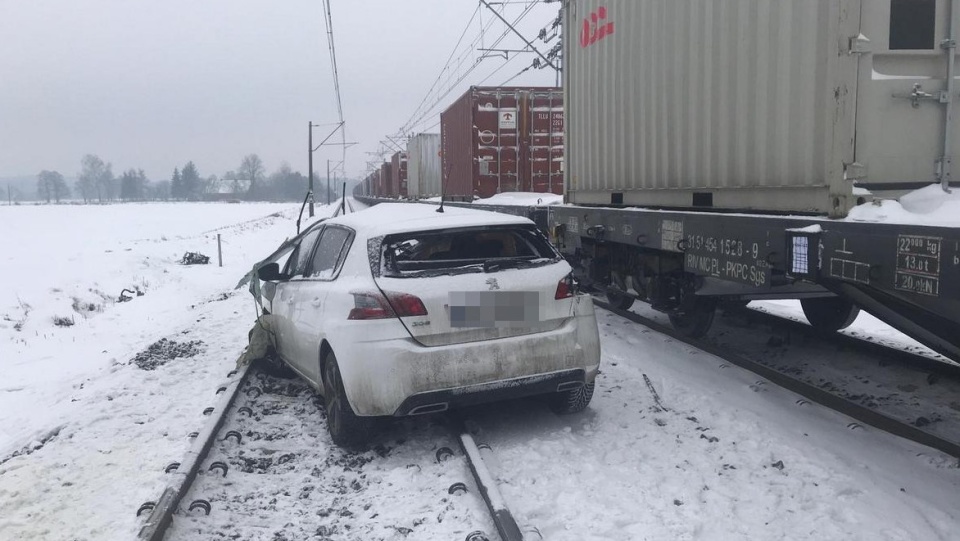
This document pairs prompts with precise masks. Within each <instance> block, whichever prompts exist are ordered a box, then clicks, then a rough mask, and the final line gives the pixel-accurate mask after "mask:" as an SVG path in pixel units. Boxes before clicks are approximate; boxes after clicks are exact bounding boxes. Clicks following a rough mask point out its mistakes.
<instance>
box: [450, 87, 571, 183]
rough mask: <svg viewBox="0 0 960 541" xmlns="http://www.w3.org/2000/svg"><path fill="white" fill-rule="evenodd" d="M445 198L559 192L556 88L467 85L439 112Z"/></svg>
mask: <svg viewBox="0 0 960 541" xmlns="http://www.w3.org/2000/svg"><path fill="white" fill-rule="evenodd" d="M440 137H441V148H442V150H443V153H442V154H443V156H442V166H441V167H442V169H441V171H442V175H441V179H442V188H443V194H444V196H445V197H447V196H451V197H456V198H465V199H470V198H472V197H474V196H478V197H482V198H486V197H490V196H492V195H494V194H497V193H502V192H518V191H524V192H530V191H539V192H553V193H556V194H561V193H563V146H564V144H563V95H562V91H561V90H560V89H559V88H513V87H510V88H495V87H471V88H470V90H468V91H467V92H466V93H465V94H464V95H463V96H461V97H460V98H459V99H458V100H456V101H455V102H454V103H453V104H452V105H451V106H450V107H449V108H448V109H447V110H446V111H444V112H443V113H442V114H441V115H440Z"/></svg>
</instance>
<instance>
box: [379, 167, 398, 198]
mask: <svg viewBox="0 0 960 541" xmlns="http://www.w3.org/2000/svg"><path fill="white" fill-rule="evenodd" d="M377 195H379V196H380V197H387V198H391V199H392V198H394V197H396V196H397V191H396V189H394V187H393V165H392V164H391V163H390V162H383V165H381V166H380V191H379V193H378V194H377Z"/></svg>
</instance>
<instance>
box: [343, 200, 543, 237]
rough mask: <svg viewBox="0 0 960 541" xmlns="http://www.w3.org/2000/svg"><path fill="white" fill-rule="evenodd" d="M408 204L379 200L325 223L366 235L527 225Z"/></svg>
mask: <svg viewBox="0 0 960 541" xmlns="http://www.w3.org/2000/svg"><path fill="white" fill-rule="evenodd" d="M438 208H439V207H438V206H437V205H425V204H410V203H380V204H378V205H374V206H372V207H370V208H368V209H365V210H362V211H360V212H354V213H352V214H347V215H345V216H339V217H337V218H333V219H330V220H327V222H326V223H333V224H343V225H345V226H347V227H350V228H352V229H355V230H356V231H358V232H362V233H364V234H366V235H368V236H371V237H375V236H378V235H387V234H390V233H401V232H406V231H420V230H424V229H446V228H452V227H476V226H484V225H511V224H518V225H529V224H532V223H533V222H531V221H530V220H528V219H526V218H522V217H520V216H511V215H509V214H502V213H499V212H490V211H485V210H474V209H466V208H461V207H450V206H444V207H443V212H442V213H441V212H437V209H438Z"/></svg>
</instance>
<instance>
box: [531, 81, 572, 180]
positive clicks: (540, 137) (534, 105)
mask: <svg viewBox="0 0 960 541" xmlns="http://www.w3.org/2000/svg"><path fill="white" fill-rule="evenodd" d="M526 109H527V113H528V114H527V116H526V118H527V122H528V125H529V128H528V129H525V130H523V132H524V133H525V134H526V137H525V138H523V139H522V141H521V144H522V145H525V146H526V150H527V153H526V154H522V156H521V162H522V163H525V164H528V167H529V173H528V174H526V175H524V179H529V182H524V184H523V186H522V188H523V191H528V192H541V193H546V192H550V193H555V194H557V195H561V194H563V94H562V92H560V91H557V90H556V89H550V90H546V91H530V93H529V100H528V104H527V108H526Z"/></svg>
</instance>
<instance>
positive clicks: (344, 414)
mask: <svg viewBox="0 0 960 541" xmlns="http://www.w3.org/2000/svg"><path fill="white" fill-rule="evenodd" d="M323 389H324V392H323V398H324V405H325V407H326V410H327V430H328V431H329V432H330V437H331V438H332V439H333V443H335V444H337V445H338V446H340V447H358V446H362V445H364V444H365V443H366V442H367V441H369V439H370V436H371V433H372V431H373V419H370V418H367V417H360V416H358V415H357V414H355V413H354V412H353V408H352V407H350V402H349V401H348V400H347V393H346V391H345V390H344V388H343V378H342V377H341V376H340V366H339V365H338V364H337V356H336V355H334V354H333V352H332V351H331V352H330V353H329V354H328V356H327V361H326V363H324V367H323Z"/></svg>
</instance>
